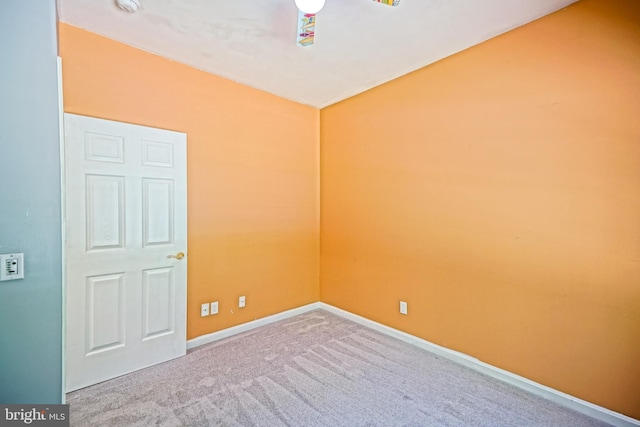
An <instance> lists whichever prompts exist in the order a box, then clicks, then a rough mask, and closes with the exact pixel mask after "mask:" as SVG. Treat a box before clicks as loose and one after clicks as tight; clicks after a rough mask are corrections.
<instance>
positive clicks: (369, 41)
mask: <svg viewBox="0 0 640 427" xmlns="http://www.w3.org/2000/svg"><path fill="white" fill-rule="evenodd" d="M575 1H576V0H401V1H400V4H399V5H398V6H397V7H391V6H387V5H384V4H381V3H377V2H374V1H372V0H327V1H326V5H325V7H324V9H322V10H321V11H320V12H319V13H318V15H317V26H316V42H315V45H313V46H310V47H298V46H297V45H296V19H297V9H296V6H295V4H294V0H141V2H142V4H143V9H142V10H140V11H138V12H137V13H135V14H128V13H126V12H124V11H122V10H120V9H119V8H118V7H117V6H116V4H115V0H58V9H59V18H60V20H61V21H63V22H66V23H68V24H71V25H74V26H77V27H80V28H84V29H87V30H89V31H91V32H94V33H97V34H100V35H103V36H106V37H108V38H110V39H113V40H117V41H120V42H123V43H125V44H128V45H131V46H134V47H137V48H140V49H143V50H146V51H148V52H152V53H155V54H157V55H160V56H163V57H165V58H169V59H172V60H175V61H178V62H181V63H184V64H187V65H190V66H192V67H195V68H198V69H201V70H204V71H207V72H210V73H212V74H216V75H219V76H223V77H226V78H228V79H231V80H234V81H236V82H239V83H242V84H245V85H248V86H251V87H254V88H257V89H261V90H264V91H266V92H270V93H273V94H276V95H279V96H281V97H284V98H287V99H291V100H294V101H297V102H300V103H303V104H307V105H311V106H314V107H318V108H322V107H325V106H327V105H330V104H332V103H335V102H338V101H340V100H343V99H345V98H348V97H350V96H353V95H355V94H358V93H360V92H363V91H365V90H367V89H370V88H372V87H374V86H377V85H379V84H381V83H384V82H387V81H389V80H392V79H394V78H396V77H399V76H401V75H404V74H406V73H409V72H411V71H413V70H416V69H418V68H421V67H424V66H425V65H428V64H431V63H433V62H435V61H438V60H439V59H442V58H444V57H446V56H449V55H451V54H453V53H456V52H459V51H461V50H463V49H466V48H468V47H470V46H473V45H475V44H478V43H480V42H483V41H485V40H487V39H489V38H491V37H494V36H496V35H498V34H501V33H504V32H506V31H508V30H510V29H513V28H516V27H518V26H520V25H523V24H525V23H527V22H530V21H532V20H534V19H537V18H539V17H541V16H544V15H546V14H548V13H551V12H553V11H556V10H558V9H561V8H563V7H565V6H567V5H569V4H571V3H574V2H575Z"/></svg>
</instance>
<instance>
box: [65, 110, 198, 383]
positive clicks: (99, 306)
mask: <svg viewBox="0 0 640 427" xmlns="http://www.w3.org/2000/svg"><path fill="white" fill-rule="evenodd" d="M186 194H187V193H186V135H184V134H182V133H179V132H173V131H167V130H162V129H155V128H149V127H144V126H137V125H131V124H127V123H119V122H113V121H108V120H101V119H95V118H90V117H83V116H78V115H74V114H65V206H66V208H65V209H66V212H65V222H66V243H65V254H66V260H67V261H66V286H67V292H66V295H67V302H66V323H67V331H66V340H67V347H66V348H67V350H66V361H67V363H66V365H67V368H66V372H67V378H66V383H67V391H72V390H75V389H78V388H82V387H86V386H88V385H91V384H94V383H97V382H100V381H104V380H107V379H110V378H113V377H116V376H119V375H122V374H125V373H128V372H132V371H135V370H137V369H141V368H144V367H147V366H151V365H153V364H156V363H160V362H164V361H166V360H169V359H172V358H175V357H179V356H182V355H184V354H185V353H186V283H187V258H186V257H185V258H182V259H177V258H175V257H174V258H169V255H175V254H176V253H178V252H184V253H186V252H187V211H186V206H187V203H186V202H187V201H186Z"/></svg>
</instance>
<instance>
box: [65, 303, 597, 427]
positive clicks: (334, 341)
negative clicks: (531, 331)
mask: <svg viewBox="0 0 640 427" xmlns="http://www.w3.org/2000/svg"><path fill="white" fill-rule="evenodd" d="M67 400H68V403H70V408H71V425H72V426H151V425H159V426H193V427H195V426H269V427H272V426H491V427H494V426H528V427H529V426H563V427H566V426H576V427H577V426H579V427H587V426H604V425H606V424H603V423H602V422H600V421H597V420H595V419H592V418H589V417H587V416H585V415H582V414H580V413H577V412H574V411H572V410H569V409H566V408H563V407H560V406H558V405H556V404H554V403H552V402H549V401H547V400H544V399H542V398H540V397H537V396H534V395H531V394H528V393H526V392H524V391H522V390H520V389H517V388H515V387H512V386H510V385H507V384H505V383H502V382H500V381H498V380H495V379H492V378H488V377H485V376H483V375H481V374H479V373H477V372H475V371H472V370H470V369H468V368H465V367H462V366H460V365H457V364H455V363H453V362H451V361H448V360H444V359H442V358H439V357H437V356H435V355H433V354H431V353H429V352H427V351H424V350H421V349H419V348H416V347H413V346H411V345H410V344H407V343H404V342H402V341H399V340H396V339H394V338H391V337H388V336H386V335H383V334H380V333H378V332H375V331H372V330H370V329H368V328H366V327H364V326H361V325H359V324H356V323H353V322H351V321H349V320H345V319H343V318H341V317H338V316H335V315H333V314H330V313H328V312H326V311H323V310H315V311H312V312H309V313H306V314H302V315H299V316H296V317H293V318H291V319H288V320H283V321H280V322H277V323H273V324H271V325H268V326H265V327H262V328H258V329H254V330H252V331H249V332H246V333H243V334H240V335H237V336H234V337H231V338H227V339H225V340H221V341H218V342H215V343H211V344H208V345H204V346H201V347H198V348H196V349H194V350H192V351H190V352H189V353H188V354H187V355H186V356H185V357H182V358H180V359H177V360H173V361H171V362H167V363H163V364H161V365H157V366H154V367H151V368H148V369H145V370H142V371H138V372H135V373H133V374H129V375H126V376H123V377H120V378H116V379H113V380H110V381H107V382H104V383H100V384H96V385H94V386H91V387H87V388H85V389H82V390H78V391H76V392H73V393H70V394H69V395H68V396H67Z"/></svg>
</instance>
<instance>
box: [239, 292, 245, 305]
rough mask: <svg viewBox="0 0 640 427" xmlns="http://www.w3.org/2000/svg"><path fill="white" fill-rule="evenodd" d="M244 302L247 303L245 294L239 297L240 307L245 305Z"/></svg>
mask: <svg viewBox="0 0 640 427" xmlns="http://www.w3.org/2000/svg"><path fill="white" fill-rule="evenodd" d="M244 303H245V299H244V295H243V296H241V297H240V298H238V307H240V308H242V307H244Z"/></svg>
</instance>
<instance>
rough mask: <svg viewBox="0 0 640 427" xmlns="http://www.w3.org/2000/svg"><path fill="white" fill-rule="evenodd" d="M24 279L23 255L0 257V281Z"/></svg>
mask: <svg viewBox="0 0 640 427" xmlns="http://www.w3.org/2000/svg"><path fill="white" fill-rule="evenodd" d="M16 279H24V254H4V255H0V281H3V280H16Z"/></svg>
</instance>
